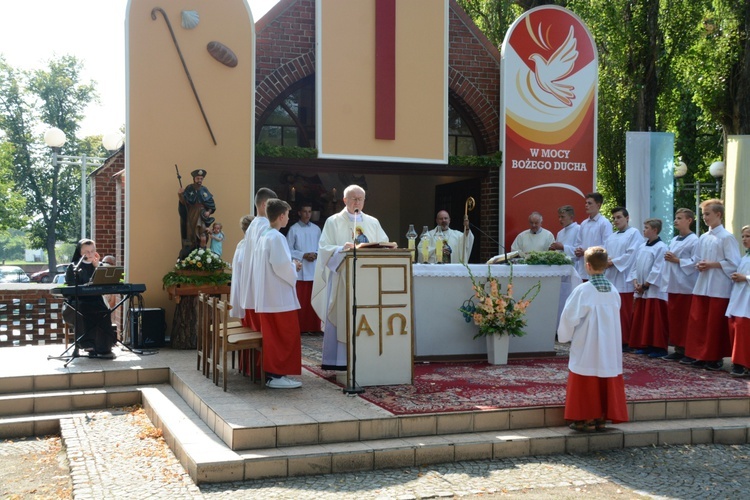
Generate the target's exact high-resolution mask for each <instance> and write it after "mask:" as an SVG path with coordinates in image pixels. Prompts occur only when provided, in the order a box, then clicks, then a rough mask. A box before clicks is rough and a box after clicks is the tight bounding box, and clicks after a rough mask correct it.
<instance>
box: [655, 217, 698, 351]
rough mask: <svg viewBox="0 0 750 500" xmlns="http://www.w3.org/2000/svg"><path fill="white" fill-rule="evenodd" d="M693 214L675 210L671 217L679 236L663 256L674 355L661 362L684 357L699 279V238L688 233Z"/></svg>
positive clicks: (670, 337)
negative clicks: (694, 292) (692, 304)
mask: <svg viewBox="0 0 750 500" xmlns="http://www.w3.org/2000/svg"><path fill="white" fill-rule="evenodd" d="M694 221H695V214H694V213H693V211H692V210H690V209H689V208H678V209H677V211H676V212H675V215H674V227H675V229H677V231H678V232H679V234H678V235H677V236H675V237H674V238H672V241H670V242H669V250H668V251H667V253H665V254H664V260H666V261H667V264H666V266H665V269H666V271H667V281H668V283H667V295H668V298H667V317H668V319H669V344H670V345H673V346H674V352H673V353H672V354H669V355H667V356H664V357H663V358H662V359H665V360H668V361H679V360H681V359H682V358H683V357H685V337H686V336H687V330H688V320H689V319H690V313H689V312H688V311H690V303H691V302H692V300H693V288H695V280H697V279H698V271H697V270H696V269H695V264H696V260H695V252H696V249H697V248H698V237H697V236H696V235H695V233H694V232H693V231H691V230H690V225H691V224H692V223H693V222H694Z"/></svg>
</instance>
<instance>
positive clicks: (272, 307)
mask: <svg viewBox="0 0 750 500" xmlns="http://www.w3.org/2000/svg"><path fill="white" fill-rule="evenodd" d="M252 274H253V286H254V287H255V290H254V293H253V296H254V297H255V312H257V313H279V312H286V311H295V310H297V309H299V301H298V300H297V289H296V285H297V270H296V269H295V268H294V264H293V263H292V256H291V254H290V253H289V247H288V246H287V244H286V239H285V238H284V235H283V234H281V233H280V232H279V231H277V230H276V229H274V228H272V227H270V226H269V227H267V228H265V230H264V231H263V232H262V233H261V234H260V237H259V238H258V240H257V241H256V242H255V251H254V253H253V270H252Z"/></svg>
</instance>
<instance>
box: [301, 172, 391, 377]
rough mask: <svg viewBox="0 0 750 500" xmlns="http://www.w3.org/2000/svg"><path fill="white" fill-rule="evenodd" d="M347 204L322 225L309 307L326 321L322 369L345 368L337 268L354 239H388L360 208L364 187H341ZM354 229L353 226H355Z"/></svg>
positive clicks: (342, 305)
mask: <svg viewBox="0 0 750 500" xmlns="http://www.w3.org/2000/svg"><path fill="white" fill-rule="evenodd" d="M344 204H345V205H346V207H345V208H344V209H343V210H342V211H341V212H339V213H337V214H335V215H332V216H331V217H329V218H328V219H327V220H326V223H325V225H324V226H323V233H322V234H321V236H320V245H319V247H318V259H317V262H316V265H315V279H314V281H313V291H312V306H313V309H315V312H316V313H317V315H318V317H319V318H320V319H321V320H322V321H324V322H325V328H324V330H323V363H322V365H323V369H326V370H346V366H347V358H346V340H347V339H346V315H347V314H351V311H347V310H346V287H345V276H344V273H339V272H338V268H339V265H340V264H341V262H342V261H343V260H344V257H346V254H345V253H344V252H346V251H347V250H351V249H352V248H353V247H354V243H353V242H354V241H355V239H356V240H357V241H365V240H366V242H369V243H379V242H386V241H388V236H387V235H386V234H385V231H383V228H382V227H381V226H380V222H378V220H377V219H376V218H375V217H371V216H369V215H367V214H365V213H362V210H363V209H364V206H365V190H364V189H362V188H361V187H359V186H357V185H356V184H353V185H351V186H349V187H347V188H346V189H344ZM355 228H356V229H355Z"/></svg>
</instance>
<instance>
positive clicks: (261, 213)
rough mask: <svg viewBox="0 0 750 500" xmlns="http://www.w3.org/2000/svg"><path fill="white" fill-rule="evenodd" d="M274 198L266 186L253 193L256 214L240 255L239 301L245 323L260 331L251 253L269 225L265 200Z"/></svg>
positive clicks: (273, 194)
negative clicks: (243, 312)
mask: <svg viewBox="0 0 750 500" xmlns="http://www.w3.org/2000/svg"><path fill="white" fill-rule="evenodd" d="M271 198H276V193H275V192H273V191H272V190H270V189H268V188H260V189H259V190H258V192H257V193H255V210H256V212H257V215H256V216H255V218H254V219H253V221H252V222H251V223H250V226H249V227H248V228H247V231H245V238H244V240H245V245H244V249H243V251H244V255H243V256H242V276H241V277H240V289H239V292H240V302H241V304H242V309H244V310H245V321H244V323H245V325H246V326H249V327H251V328H252V329H253V330H256V331H260V320H258V316H257V315H256V314H255V289H254V281H253V272H252V271H253V254H254V250H255V245H256V244H257V242H258V239H259V238H260V235H261V233H262V232H263V231H264V230H265V229H266V228H267V227H268V226H269V225H270V224H269V223H268V218H267V217H266V202H267V201H268V200H270V199H271Z"/></svg>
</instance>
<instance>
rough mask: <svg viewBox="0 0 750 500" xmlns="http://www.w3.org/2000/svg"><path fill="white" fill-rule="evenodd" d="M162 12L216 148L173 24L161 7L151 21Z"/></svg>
mask: <svg viewBox="0 0 750 500" xmlns="http://www.w3.org/2000/svg"><path fill="white" fill-rule="evenodd" d="M157 12H161V15H162V16H164V21H165V22H166V23H167V28H169V34H170V35H172V41H173V42H174V47H175V48H176V49H177V54H178V55H179V56H180V61H182V67H183V68H184V69H185V75H186V76H187V79H188V81H189V82H190V87H191V88H192V89H193V95H195V100H196V101H198V107H199V108H200V109H201V114H202V115H203V121H204V122H206V127H208V133H209V134H211V140H212V141H214V146H216V137H214V132H213V130H211V125H209V123H208V118H206V112H205V111H203V104H201V99H200V97H198V91H197V90H195V85H194V84H193V79H192V77H191V76H190V71H188V68H187V64H185V58H184V57H182V51H181V50H180V46H179V45H178V44H177V38H176V37H175V36H174V31H173V30H172V23H170V22H169V18H168V17H167V13H166V12H164V9H162V8H161V7H154V8H153V9H151V19H153V20H154V21H156V13H157Z"/></svg>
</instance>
